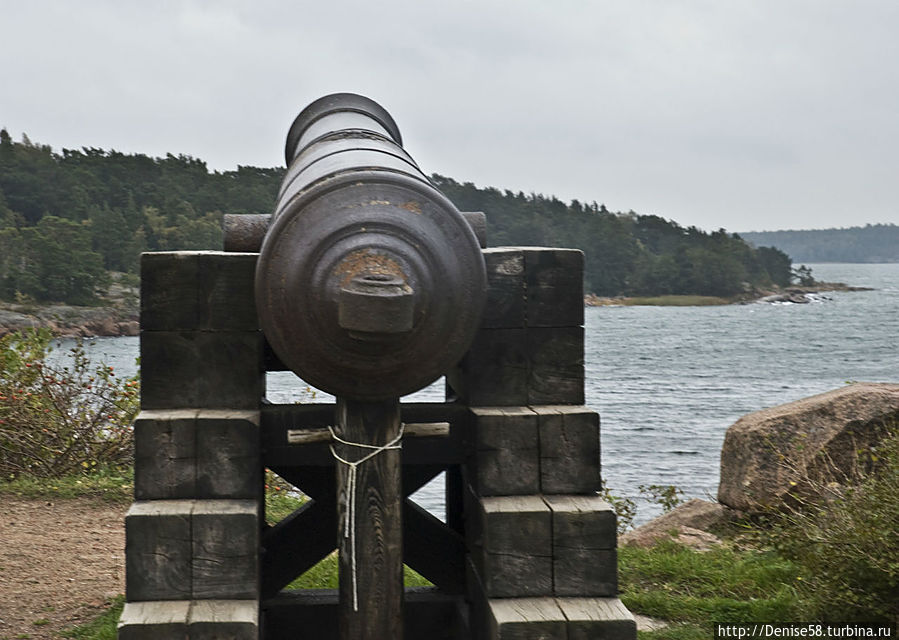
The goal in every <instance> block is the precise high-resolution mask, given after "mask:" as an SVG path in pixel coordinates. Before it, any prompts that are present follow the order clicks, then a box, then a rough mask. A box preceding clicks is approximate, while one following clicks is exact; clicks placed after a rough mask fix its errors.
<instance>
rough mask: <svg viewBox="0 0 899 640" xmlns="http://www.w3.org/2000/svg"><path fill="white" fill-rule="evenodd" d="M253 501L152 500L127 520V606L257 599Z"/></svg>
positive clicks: (135, 508) (133, 509) (256, 515)
mask: <svg viewBox="0 0 899 640" xmlns="http://www.w3.org/2000/svg"><path fill="white" fill-rule="evenodd" d="M259 513H260V510H259V506H258V503H257V502H256V501H254V500H148V501H140V502H135V503H133V504H132V505H131V508H130V509H129V510H128V513H127V514H126V515H125V592H126V596H127V599H128V601H129V602H134V601H147V600H187V599H191V598H194V599H215V598H223V599H254V598H258V594H259Z"/></svg>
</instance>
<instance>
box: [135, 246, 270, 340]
mask: <svg viewBox="0 0 899 640" xmlns="http://www.w3.org/2000/svg"><path fill="white" fill-rule="evenodd" d="M257 257H258V256H257V254H251V253H223V252H218V251H167V252H154V253H144V254H142V255H141V327H142V329H144V330H145V331H256V330H258V329H259V322H258V319H257V317H256V305H255V301H254V296H253V281H254V277H255V276H254V274H255V268H256V259H257Z"/></svg>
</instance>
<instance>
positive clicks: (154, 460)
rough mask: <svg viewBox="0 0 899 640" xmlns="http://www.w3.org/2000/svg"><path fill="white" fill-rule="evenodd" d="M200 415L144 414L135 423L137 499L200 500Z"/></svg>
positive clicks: (190, 412) (182, 412)
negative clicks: (198, 441) (197, 478)
mask: <svg viewBox="0 0 899 640" xmlns="http://www.w3.org/2000/svg"><path fill="white" fill-rule="evenodd" d="M196 415H197V412H196V411H194V410H190V409H180V410H174V411H142V412H141V413H140V414H139V415H138V416H137V419H136V420H135V421H134V497H135V499H136V500H153V499H168V500H173V499H178V498H194V497H196V495H195V494H196V477H197V468H196V467H197V463H196Z"/></svg>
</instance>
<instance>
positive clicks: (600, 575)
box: [543, 495, 618, 596]
mask: <svg viewBox="0 0 899 640" xmlns="http://www.w3.org/2000/svg"><path fill="white" fill-rule="evenodd" d="M543 500H544V502H546V505H547V506H548V507H549V509H550V511H551V512H552V554H553V593H554V594H555V595H557V596H614V595H616V594H617V593H618V563H617V556H616V553H615V547H616V544H617V531H616V526H615V512H614V510H613V509H612V507H611V506H610V505H609V504H608V503H607V502H605V501H604V500H602V499H601V498H600V497H599V496H596V495H594V496H554V495H547V496H544V497H543Z"/></svg>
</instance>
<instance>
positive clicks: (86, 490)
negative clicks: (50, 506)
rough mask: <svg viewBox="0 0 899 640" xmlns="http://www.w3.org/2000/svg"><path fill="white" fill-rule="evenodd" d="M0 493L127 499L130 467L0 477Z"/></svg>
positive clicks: (131, 490) (130, 485)
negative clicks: (61, 475) (40, 476)
mask: <svg viewBox="0 0 899 640" xmlns="http://www.w3.org/2000/svg"><path fill="white" fill-rule="evenodd" d="M0 495H7V496H14V497H16V498H27V499H40V500H50V499H54V500H56V499H64V498H84V497H90V498H101V499H103V500H106V501H109V502H116V503H127V502H130V501H131V500H132V499H133V498H134V475H133V471H131V470H130V469H129V470H127V471H123V470H119V469H112V468H106V467H99V468H95V469H94V470H91V471H89V472H85V473H78V474H74V475H68V476H63V477H61V478H53V479H47V478H35V477H31V476H25V475H23V476H19V477H18V478H15V479H13V480H9V481H5V482H4V481H0Z"/></svg>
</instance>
